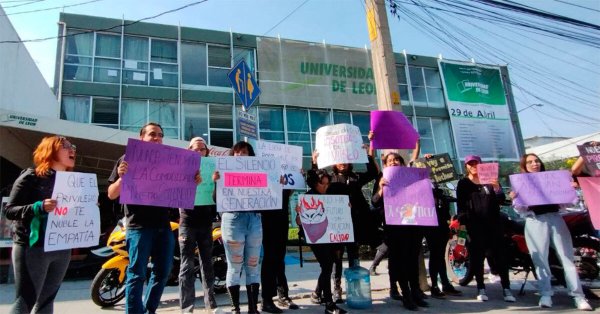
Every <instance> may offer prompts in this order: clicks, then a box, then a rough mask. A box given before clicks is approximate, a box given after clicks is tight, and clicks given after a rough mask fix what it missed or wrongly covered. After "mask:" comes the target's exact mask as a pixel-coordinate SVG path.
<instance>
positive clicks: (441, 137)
mask: <svg viewBox="0 0 600 314" xmlns="http://www.w3.org/2000/svg"><path fill="white" fill-rule="evenodd" d="M409 120H411V121H412V119H409ZM417 124H418V129H419V130H418V131H419V136H420V138H421V139H420V143H421V155H423V154H444V153H448V154H449V155H450V157H451V158H455V154H454V146H453V145H452V139H451V134H452V133H451V132H450V123H449V120H447V119H437V118H427V117H418V118H417Z"/></svg>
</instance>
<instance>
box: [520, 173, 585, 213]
mask: <svg viewBox="0 0 600 314" xmlns="http://www.w3.org/2000/svg"><path fill="white" fill-rule="evenodd" d="M509 178H510V185H511V186H512V190H513V191H514V192H515V193H516V194H517V197H516V198H515V199H514V202H513V203H514V205H521V206H535V205H544V204H571V203H573V202H574V201H575V200H576V199H577V193H576V192H575V189H574V188H573V186H572V185H571V173H570V172H569V171H566V170H556V171H543V172H534V173H520V174H512V175H510V176H509Z"/></svg>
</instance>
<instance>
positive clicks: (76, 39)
mask: <svg viewBox="0 0 600 314" xmlns="http://www.w3.org/2000/svg"><path fill="white" fill-rule="evenodd" d="M82 32H84V31H82V30H68V31H67V37H66V55H65V62H64V73H63V75H64V79H65V80H73V81H90V80H91V79H92V57H93V47H94V33H93V32H89V33H82Z"/></svg>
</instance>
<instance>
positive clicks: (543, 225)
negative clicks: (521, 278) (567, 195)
mask: <svg viewBox="0 0 600 314" xmlns="http://www.w3.org/2000/svg"><path fill="white" fill-rule="evenodd" d="M525 240H526V241H527V248H528V249H529V254H530V255H531V259H532V260H533V265H534V266H535V272H536V274H537V275H538V287H539V289H540V294H541V295H542V296H552V294H553V292H552V286H551V285H550V279H551V278H552V273H551V272H550V265H549V263H548V254H549V253H550V245H552V247H553V248H554V250H555V251H556V255H557V256H558V259H559V260H560V263H561V264H562V266H563V269H564V272H565V281H566V282H567V289H568V290H569V295H571V296H573V297H583V296H584V295H583V290H582V289H581V282H580V281H579V276H578V275H577V269H576V268H575V264H574V263H573V241H572V240H571V233H570V232H569V228H567V224H566V223H565V221H564V220H563V218H562V217H561V216H560V214H559V213H546V214H542V215H537V216H535V217H527V219H526V220H525Z"/></svg>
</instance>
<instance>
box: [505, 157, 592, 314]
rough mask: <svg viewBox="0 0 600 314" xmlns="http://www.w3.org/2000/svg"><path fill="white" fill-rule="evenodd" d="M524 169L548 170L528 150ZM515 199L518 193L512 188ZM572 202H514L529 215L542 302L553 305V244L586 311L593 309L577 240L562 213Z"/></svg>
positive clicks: (571, 291) (569, 284)
mask: <svg viewBox="0 0 600 314" xmlns="http://www.w3.org/2000/svg"><path fill="white" fill-rule="evenodd" d="M519 166H520V168H521V173H536V172H542V171H545V170H546V168H545V166H544V163H543V162H542V161H541V160H540V159H539V157H538V156H537V155H536V154H525V155H523V157H521V162H520V164H519ZM510 197H511V199H513V200H514V199H515V198H516V197H518V195H517V193H515V192H510ZM567 205H570V204H547V205H537V206H529V207H527V206H514V208H515V210H516V211H517V212H518V213H519V214H521V216H523V217H525V240H526V242H527V249H528V250H529V254H530V255H531V259H532V260H533V265H535V273H536V274H537V279H538V289H539V290H540V295H541V298H540V301H539V303H538V305H539V306H540V307H542V308H550V307H552V295H553V292H552V286H551V283H550V280H551V277H552V273H551V271H550V265H549V263H548V254H549V253H550V246H552V248H553V249H554V251H555V252H556V256H557V257H558V259H559V260H560V263H561V264H562V266H563V269H564V273H565V281H566V283H567V289H569V295H571V296H572V297H573V299H574V300H575V307H577V309H579V310H583V311H592V310H593V309H592V307H591V306H590V304H589V303H588V302H587V300H586V299H585V296H584V294H583V290H582V287H581V282H580V281H579V275H578V274H577V269H576V268H575V264H574V262H573V260H574V256H573V242H572V240H571V233H570V232H569V228H568V227H567V224H566V223H565V221H564V220H563V218H562V216H561V215H560V214H559V209H560V208H561V207H566V206H567Z"/></svg>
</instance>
